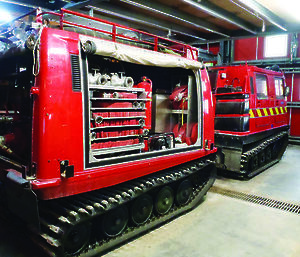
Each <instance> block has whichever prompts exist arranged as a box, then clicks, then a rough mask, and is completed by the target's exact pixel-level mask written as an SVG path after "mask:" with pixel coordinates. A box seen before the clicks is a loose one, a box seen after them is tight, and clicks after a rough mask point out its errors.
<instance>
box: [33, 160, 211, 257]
mask: <svg viewBox="0 0 300 257" xmlns="http://www.w3.org/2000/svg"><path fill="white" fill-rule="evenodd" d="M196 173H199V175H200V176H201V175H202V174H203V178H205V180H204V181H201V183H200V184H197V186H196V187H195V186H194V191H193V194H192V197H191V199H190V200H189V202H188V203H187V204H186V205H184V206H176V205H173V207H172V209H171V210H170V211H169V212H168V213H167V214H165V215H161V216H158V215H156V216H155V215H154V214H152V216H151V218H150V219H149V221H148V222H147V223H146V224H143V225H140V226H128V227H127V229H126V230H125V231H124V232H123V233H122V234H121V235H119V236H117V237H113V238H106V239H104V240H102V241H96V240H91V242H92V243H89V245H88V246H87V247H86V248H85V250H83V252H79V253H77V254H73V255H68V254H66V255H64V254H63V251H64V250H63V246H62V237H63V235H64V234H65V233H66V230H67V228H68V227H69V226H72V225H76V224H78V223H80V222H84V221H91V222H92V220H93V219H94V218H97V217H98V216H100V215H102V214H103V213H105V212H107V211H110V210H112V209H114V208H115V207H117V206H120V205H122V204H127V203H128V202H130V201H132V200H133V199H135V198H136V197H138V196H140V195H142V194H144V193H147V192H149V191H151V190H153V189H154V190H155V188H159V187H162V186H164V185H170V184H172V183H174V182H175V183H176V182H178V181H181V180H183V179H186V178H187V177H192V176H194V175H195V174H196ZM215 173H216V169H215V165H214V163H213V162H212V161H210V160H209V159H205V160H198V161H193V162H191V163H188V164H185V165H183V166H181V167H180V168H178V169H176V170H166V171H164V172H159V175H158V174H154V175H149V176H146V177H143V178H140V179H136V180H134V181H130V182H127V183H124V184H121V185H118V186H115V187H113V188H109V189H102V190H98V191H96V192H90V193H85V194H82V195H80V196H73V197H68V198H67V199H65V200H64V199H58V200H57V201H53V202H52V203H50V205H49V206H43V205H42V206H41V208H40V210H41V225H42V231H43V232H42V233H40V234H39V235H37V236H35V237H34V240H35V241H36V243H38V244H39V245H40V246H41V247H42V248H43V249H44V250H45V252H46V253H48V255H49V256H77V257H79V256H80V257H90V256H96V255H97V256H99V254H100V253H104V252H106V251H108V250H109V249H111V248H113V247H116V246H118V245H120V244H122V243H124V242H126V241H128V240H130V239H132V238H134V237H136V236H137V235H140V234H143V233H145V232H147V231H148V230H151V229H153V228H155V227H157V226H159V225H162V224H163V223H165V222H167V221H168V220H171V219H173V218H174V217H176V216H179V215H181V214H183V213H185V212H187V211H189V210H191V209H193V208H194V207H196V206H197V205H198V204H199V203H200V202H201V201H202V199H203V196H204V195H205V194H206V192H207V191H208V190H209V188H210V187H211V186H212V184H213V183H214V180H215ZM203 178H202V179H203ZM54 209H55V210H57V213H56V212H54V211H53V210H54ZM49 217H50V219H49Z"/></svg>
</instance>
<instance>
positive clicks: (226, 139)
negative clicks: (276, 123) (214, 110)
mask: <svg viewBox="0 0 300 257" xmlns="http://www.w3.org/2000/svg"><path fill="white" fill-rule="evenodd" d="M288 129H289V126H283V127H280V128H275V129H270V130H267V131H263V132H259V133H253V134H250V135H245V136H242V135H231V134H230V132H229V133H228V134H225V132H224V133H222V132H215V145H216V146H217V147H225V148H229V149H237V150H241V149H242V148H243V146H244V145H247V144H251V143H254V142H257V141H260V140H262V139H264V138H267V137H270V136H272V135H274V134H276V133H279V132H281V131H287V130H288Z"/></svg>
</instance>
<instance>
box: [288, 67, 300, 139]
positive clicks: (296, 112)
mask: <svg viewBox="0 0 300 257" xmlns="http://www.w3.org/2000/svg"><path fill="white" fill-rule="evenodd" d="M286 81H287V85H288V86H289V87H290V89H291V93H290V95H289V96H288V102H289V106H290V107H289V108H288V109H289V121H290V135H291V136H292V137H300V108H299V103H300V74H299V73H294V74H292V73H289V74H286Z"/></svg>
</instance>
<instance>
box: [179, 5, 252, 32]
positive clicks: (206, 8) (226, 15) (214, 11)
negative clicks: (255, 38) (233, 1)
mask: <svg viewBox="0 0 300 257" xmlns="http://www.w3.org/2000/svg"><path fill="white" fill-rule="evenodd" d="M183 2H185V3H188V4H190V5H192V6H194V7H196V8H198V9H200V10H201V11H203V12H205V13H208V14H209V15H212V16H214V17H216V18H219V19H222V20H225V21H226V22H229V23H231V24H234V25H235V26H237V27H240V28H242V29H244V30H246V31H248V32H250V33H252V34H256V33H257V29H256V27H254V26H253V25H251V24H249V23H247V22H245V21H244V20H243V19H241V18H239V17H237V16H236V15H234V14H232V13H231V12H228V11H226V10H224V9H222V8H221V7H219V6H217V5H215V4H212V3H210V2H208V1H206V0H202V1H195V0H183Z"/></svg>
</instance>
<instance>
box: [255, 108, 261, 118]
mask: <svg viewBox="0 0 300 257" xmlns="http://www.w3.org/2000/svg"><path fill="white" fill-rule="evenodd" d="M256 111H257V115H258V117H262V114H261V111H260V109H256Z"/></svg>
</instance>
